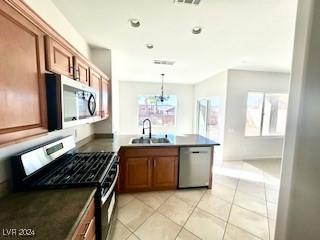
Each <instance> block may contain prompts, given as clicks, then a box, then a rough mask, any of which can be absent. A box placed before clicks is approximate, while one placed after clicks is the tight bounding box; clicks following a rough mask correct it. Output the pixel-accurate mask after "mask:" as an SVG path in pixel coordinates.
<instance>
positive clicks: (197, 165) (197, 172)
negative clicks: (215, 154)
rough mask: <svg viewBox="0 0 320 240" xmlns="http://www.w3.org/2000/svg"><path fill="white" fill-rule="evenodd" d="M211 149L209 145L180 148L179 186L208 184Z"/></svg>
mask: <svg viewBox="0 0 320 240" xmlns="http://www.w3.org/2000/svg"><path fill="white" fill-rule="evenodd" d="M211 151H212V148H211V147H182V148H180V161H179V187H180V188H187V187H203V186H209V178H210V171H211V169H210V162H211V157H212V152H211Z"/></svg>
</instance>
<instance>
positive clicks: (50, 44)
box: [46, 36, 74, 78]
mask: <svg viewBox="0 0 320 240" xmlns="http://www.w3.org/2000/svg"><path fill="white" fill-rule="evenodd" d="M73 61H74V56H73V54H72V53H71V52H70V51H68V50H67V49H66V48H65V47H63V46H61V45H60V44H59V43H57V42H56V41H54V40H53V39H52V38H50V37H49V36H46V68H47V70H48V71H51V72H54V73H58V74H62V75H65V76H67V77H70V78H73V75H74V69H73V65H74V62H73Z"/></svg>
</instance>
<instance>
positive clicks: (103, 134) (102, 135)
mask: <svg viewBox="0 0 320 240" xmlns="http://www.w3.org/2000/svg"><path fill="white" fill-rule="evenodd" d="M94 138H98V139H99V138H113V133H95V134H94Z"/></svg>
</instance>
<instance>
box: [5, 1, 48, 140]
mask: <svg viewBox="0 0 320 240" xmlns="http://www.w3.org/2000/svg"><path fill="white" fill-rule="evenodd" d="M0 53H1V54H0V62H1V66H0V76H1V77H0V144H4V143H7V142H10V141H16V140H20V139H23V138H26V137H30V136H33V135H37V134H40V133H44V132H47V112H46V97H45V85H44V72H45V53H44V34H43V33H42V32H41V31H40V30H39V29H38V28H37V27H36V26H34V25H33V24H32V23H31V22H29V21H28V20H27V19H25V18H24V17H23V16H22V15H20V14H19V13H18V12H16V11H15V10H14V9H12V8H11V7H10V6H9V5H7V4H6V3H5V1H1V2H0Z"/></svg>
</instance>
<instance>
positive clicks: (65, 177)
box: [35, 152, 115, 186]
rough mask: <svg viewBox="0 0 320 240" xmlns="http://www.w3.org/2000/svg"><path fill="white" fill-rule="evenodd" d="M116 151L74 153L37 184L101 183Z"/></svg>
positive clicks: (36, 184)
mask: <svg viewBox="0 0 320 240" xmlns="http://www.w3.org/2000/svg"><path fill="white" fill-rule="evenodd" d="M114 157H115V153H114V152H95V153H74V154H70V156H69V157H68V158H67V159H66V160H65V162H64V163H63V164H61V165H60V166H58V167H57V168H56V169H55V170H54V171H52V173H50V174H48V175H45V176H43V177H42V178H40V179H39V180H38V181H37V182H36V183H35V186H56V185H62V186H66V185H71V186H72V185H79V184H96V185H99V184H100V183H101V182H102V180H103V176H104V175H105V173H106V172H108V170H109V169H111V166H112V164H113V162H114V161H115V160H114Z"/></svg>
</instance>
